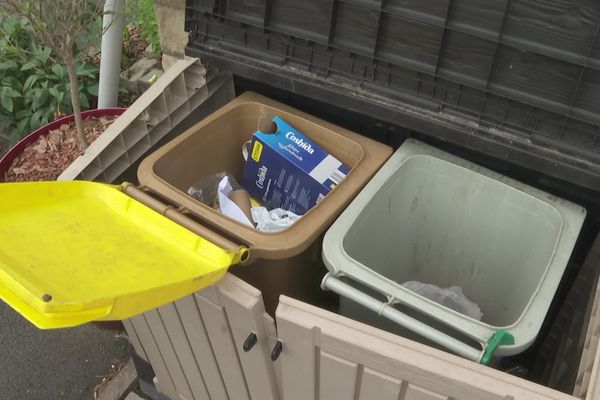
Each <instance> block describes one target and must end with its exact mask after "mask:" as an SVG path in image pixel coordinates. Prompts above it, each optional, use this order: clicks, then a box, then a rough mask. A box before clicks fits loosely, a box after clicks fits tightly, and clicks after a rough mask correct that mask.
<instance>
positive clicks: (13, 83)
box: [0, 76, 22, 88]
mask: <svg viewBox="0 0 600 400" xmlns="http://www.w3.org/2000/svg"><path fill="white" fill-rule="evenodd" d="M0 84H2V86H10V87H12V88H20V87H21V86H22V84H21V82H20V81H19V80H18V79H17V78H15V77H14V76H5V77H4V78H2V81H0Z"/></svg>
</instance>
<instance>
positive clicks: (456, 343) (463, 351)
mask: <svg viewBox="0 0 600 400" xmlns="http://www.w3.org/2000/svg"><path fill="white" fill-rule="evenodd" d="M321 287H322V288H323V289H329V290H331V291H333V292H335V293H337V294H339V295H340V296H344V297H347V298H349V299H350V300H353V301H355V302H357V303H358V304H360V305H362V306H364V307H366V308H368V309H369V310H371V311H374V312H376V313H378V314H379V315H381V316H383V317H386V318H388V319H390V320H392V321H393V322H395V323H397V324H398V325H400V326H402V327H404V328H406V329H409V330H411V331H413V332H415V333H416V334H418V335H420V336H423V337H424V338H426V339H429V340H431V341H432V342H435V343H437V344H439V345H441V346H443V347H445V348H447V349H448V350H450V351H452V352H454V353H456V354H458V355H460V356H462V357H464V358H467V359H469V360H472V361H475V362H481V361H482V358H483V356H484V355H485V354H486V353H488V352H487V351H486V347H487V346H486V345H484V346H483V347H484V348H483V350H479V349H475V348H473V347H471V346H469V345H468V344H466V343H463V342H461V341H460V340H457V339H455V338H453V337H452V336H449V335H447V334H445V333H443V332H440V331H438V330H437V329H435V328H432V327H431V326H429V325H427V324H424V323H423V322H421V321H418V320H416V319H414V318H412V317H410V316H408V315H406V314H404V313H403V312H401V311H399V310H397V309H395V308H394V307H392V306H391V305H390V304H388V303H383V302H381V301H379V300H377V299H374V298H373V297H371V296H369V295H368V294H366V293H363V292H361V291H360V290H358V289H356V288H354V287H352V286H350V285H348V284H347V283H345V282H342V281H341V280H340V279H338V278H337V277H335V276H333V275H331V273H328V274H327V275H325V277H324V278H323V281H322V282H321Z"/></svg>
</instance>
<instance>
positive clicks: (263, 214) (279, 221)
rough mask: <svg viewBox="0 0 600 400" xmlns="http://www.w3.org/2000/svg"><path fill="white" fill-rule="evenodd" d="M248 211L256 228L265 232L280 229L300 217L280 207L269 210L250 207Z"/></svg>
mask: <svg viewBox="0 0 600 400" xmlns="http://www.w3.org/2000/svg"><path fill="white" fill-rule="evenodd" d="M250 211H251V213H252V219H253V220H254V222H255V223H256V229H258V230H259V231H265V232H277V231H281V230H283V229H286V228H288V227H289V226H290V225H292V224H293V223H294V222H296V221H297V220H298V219H300V216H299V215H296V214H294V213H293V212H291V211H286V210H284V209H281V208H275V209H273V210H271V211H269V210H267V209H266V208H265V207H252V209H251V210H250Z"/></svg>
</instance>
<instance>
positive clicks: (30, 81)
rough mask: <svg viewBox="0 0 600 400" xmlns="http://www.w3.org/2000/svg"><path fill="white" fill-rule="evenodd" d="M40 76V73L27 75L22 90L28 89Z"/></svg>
mask: <svg viewBox="0 0 600 400" xmlns="http://www.w3.org/2000/svg"><path fill="white" fill-rule="evenodd" d="M41 78H42V75H39V74H35V75H29V77H28V78H27V79H26V80H25V83H24V84H23V89H24V90H27V89H29V88H30V87H32V86H33V85H34V84H35V83H36V82H37V81H39V80H40V79H41Z"/></svg>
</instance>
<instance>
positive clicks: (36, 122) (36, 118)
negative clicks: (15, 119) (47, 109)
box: [29, 110, 44, 126]
mask: <svg viewBox="0 0 600 400" xmlns="http://www.w3.org/2000/svg"><path fill="white" fill-rule="evenodd" d="M43 115H44V112H43V111H41V110H40V111H36V112H34V113H33V115H32V116H31V119H30V120H29V126H42V117H43Z"/></svg>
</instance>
